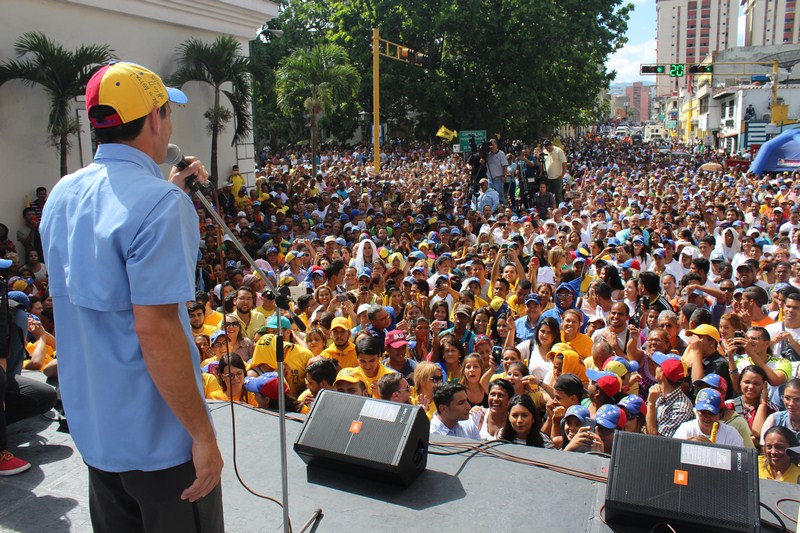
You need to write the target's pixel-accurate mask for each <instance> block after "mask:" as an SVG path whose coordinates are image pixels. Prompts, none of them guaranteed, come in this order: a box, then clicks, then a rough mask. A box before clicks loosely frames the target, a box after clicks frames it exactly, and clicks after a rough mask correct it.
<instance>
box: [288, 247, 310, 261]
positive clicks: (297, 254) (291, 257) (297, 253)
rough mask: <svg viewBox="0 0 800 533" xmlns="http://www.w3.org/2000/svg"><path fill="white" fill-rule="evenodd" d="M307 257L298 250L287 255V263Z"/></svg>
mask: <svg viewBox="0 0 800 533" xmlns="http://www.w3.org/2000/svg"><path fill="white" fill-rule="evenodd" d="M305 255H306V254H304V253H303V252H300V251H298V250H292V251H291V252H289V253H287V254H286V262H287V263H291V262H292V260H294V259H298V258H300V257H303V256H305Z"/></svg>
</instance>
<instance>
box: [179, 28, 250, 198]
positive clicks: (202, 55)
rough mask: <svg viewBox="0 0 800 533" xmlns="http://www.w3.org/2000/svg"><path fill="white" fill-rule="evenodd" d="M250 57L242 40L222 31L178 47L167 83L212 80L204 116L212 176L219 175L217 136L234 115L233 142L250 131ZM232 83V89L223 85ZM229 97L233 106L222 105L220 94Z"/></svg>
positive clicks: (205, 81)
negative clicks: (211, 94)
mask: <svg viewBox="0 0 800 533" xmlns="http://www.w3.org/2000/svg"><path fill="white" fill-rule="evenodd" d="M249 72H250V60H249V58H247V57H246V56H243V55H242V54H241V46H240V44H239V42H238V41H237V40H236V39H235V38H234V37H232V36H230V35H220V36H219V37H217V38H216V39H215V40H214V42H213V43H206V42H203V41H201V40H199V39H194V38H192V39H188V40H186V41H185V42H184V43H183V44H181V45H180V46H179V47H178V70H177V71H176V72H175V73H174V74H173V75H172V76H170V77H169V79H168V81H167V83H168V84H170V85H177V86H179V87H182V86H183V85H185V84H186V83H188V82H190V81H199V82H203V83H207V84H209V85H210V86H211V87H212V88H213V90H214V104H213V106H212V107H210V108H209V109H208V110H207V111H206V112H205V113H204V114H203V116H204V117H205V118H206V119H207V120H208V126H207V128H208V132H209V133H210V134H211V179H212V180H214V181H215V182H216V180H218V179H219V173H218V168H217V137H218V136H219V134H220V132H221V131H223V130H224V129H225V125H226V124H227V123H228V122H230V120H231V118H233V121H234V125H235V130H234V132H233V140H232V141H231V146H233V145H235V144H236V143H237V142H239V141H241V140H242V139H243V138H244V137H245V136H246V135H247V134H248V133H249V132H250V112H249V110H248V106H249V102H250V83H249ZM227 83H229V84H230V89H223V88H222V87H223V85H225V84H227ZM223 94H224V95H225V96H226V97H227V98H228V102H229V103H230V105H231V108H232V109H233V112H232V113H231V110H229V109H228V108H227V107H223V106H222V105H220V100H221V95H223Z"/></svg>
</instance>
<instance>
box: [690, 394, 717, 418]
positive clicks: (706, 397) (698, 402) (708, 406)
mask: <svg viewBox="0 0 800 533" xmlns="http://www.w3.org/2000/svg"><path fill="white" fill-rule="evenodd" d="M720 407H722V396H720V394H719V392H717V391H716V389H710V388H709V389H703V390H701V391H700V392H698V393H697V398H696V399H695V401H694V408H695V409H696V410H697V411H711V412H712V413H714V414H715V415H716V414H719V410H720Z"/></svg>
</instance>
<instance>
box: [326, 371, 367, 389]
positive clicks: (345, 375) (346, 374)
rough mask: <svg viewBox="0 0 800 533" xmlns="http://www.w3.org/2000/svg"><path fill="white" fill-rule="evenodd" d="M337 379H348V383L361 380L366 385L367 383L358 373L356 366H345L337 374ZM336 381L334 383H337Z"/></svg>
mask: <svg viewBox="0 0 800 533" xmlns="http://www.w3.org/2000/svg"><path fill="white" fill-rule="evenodd" d="M336 381H347V382H348V383H358V382H359V381H360V382H361V383H363V384H364V386H365V387H366V386H367V384H366V383H365V382H364V380H363V379H361V377H359V375H358V374H356V370H355V368H343V369H341V370H340V371H339V373H338V374H336ZM336 381H334V382H333V384H334V385H335V384H336Z"/></svg>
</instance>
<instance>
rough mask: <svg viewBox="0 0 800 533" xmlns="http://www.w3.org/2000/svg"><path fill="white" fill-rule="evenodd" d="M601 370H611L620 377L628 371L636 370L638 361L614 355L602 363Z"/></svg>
mask: <svg viewBox="0 0 800 533" xmlns="http://www.w3.org/2000/svg"><path fill="white" fill-rule="evenodd" d="M603 370H607V371H608V372H613V373H615V374H616V375H618V376H619V377H622V376H624V375H625V374H627V373H629V372H636V371H637V370H639V363H637V362H636V361H628V360H627V359H625V358H624V357H619V356H617V355H615V356H614V357H610V358H609V359H608V360H607V361H606V363H605V364H604V365H603Z"/></svg>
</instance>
